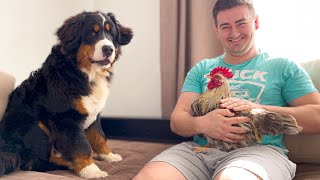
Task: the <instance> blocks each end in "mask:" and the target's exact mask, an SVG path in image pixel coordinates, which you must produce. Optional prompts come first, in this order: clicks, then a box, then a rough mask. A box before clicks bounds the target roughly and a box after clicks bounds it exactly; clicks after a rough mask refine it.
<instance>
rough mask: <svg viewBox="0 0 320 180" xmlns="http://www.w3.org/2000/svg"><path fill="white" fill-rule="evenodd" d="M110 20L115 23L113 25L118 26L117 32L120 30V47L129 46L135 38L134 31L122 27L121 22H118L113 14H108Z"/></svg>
mask: <svg viewBox="0 0 320 180" xmlns="http://www.w3.org/2000/svg"><path fill="white" fill-rule="evenodd" d="M107 15H108V16H109V17H110V19H111V20H112V21H113V23H114V24H115V25H116V27H117V30H118V42H119V44H120V45H126V44H129V42H130V41H131V39H132V37H133V33H132V30H131V29H130V28H128V27H124V26H122V25H121V24H120V23H119V21H117V20H116V18H115V16H114V14H113V13H108V14H107Z"/></svg>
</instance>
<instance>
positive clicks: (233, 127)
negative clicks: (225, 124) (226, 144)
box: [229, 126, 248, 134]
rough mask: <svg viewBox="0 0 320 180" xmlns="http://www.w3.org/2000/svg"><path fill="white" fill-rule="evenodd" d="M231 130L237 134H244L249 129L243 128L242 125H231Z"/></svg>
mask: <svg viewBox="0 0 320 180" xmlns="http://www.w3.org/2000/svg"><path fill="white" fill-rule="evenodd" d="M229 130H230V132H232V133H236V134H243V133H247V132H248V130H246V129H243V128H242V127H238V126H230V128H229Z"/></svg>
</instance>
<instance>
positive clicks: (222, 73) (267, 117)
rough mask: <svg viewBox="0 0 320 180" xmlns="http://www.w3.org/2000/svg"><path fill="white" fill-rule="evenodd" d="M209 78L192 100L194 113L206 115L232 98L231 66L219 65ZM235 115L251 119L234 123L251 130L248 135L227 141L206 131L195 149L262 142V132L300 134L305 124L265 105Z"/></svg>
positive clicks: (236, 146) (229, 147)
mask: <svg viewBox="0 0 320 180" xmlns="http://www.w3.org/2000/svg"><path fill="white" fill-rule="evenodd" d="M206 77H207V78H209V79H210V81H209V83H208V86H207V87H208V90H207V91H206V92H204V93H203V94H202V95H201V96H200V97H199V98H198V99H196V100H195V101H194V102H193V103H192V104H191V114H192V116H203V115H205V114H207V113H209V112H210V111H213V110H215V109H217V108H220V101H221V100H222V99H225V98H230V86H229V83H228V79H229V78H232V77H233V74H232V72H231V71H230V69H228V68H225V67H217V68H215V69H213V70H212V71H211V72H210V74H208V75H207V76H206ZM234 113H235V115H236V116H247V117H249V118H250V119H251V121H250V122H247V123H239V124H235V125H234V126H240V127H242V128H244V129H246V130H247V131H248V132H247V133H245V134H244V136H246V139H244V140H241V141H240V142H238V143H228V142H225V141H222V140H218V139H214V138H211V137H209V136H207V135H203V136H204V137H205V138H206V139H207V144H206V145H205V146H204V147H196V148H195V149H194V150H195V151H196V152H201V151H203V150H205V149H207V148H216V149H219V150H221V151H226V152H229V151H232V150H234V149H238V148H243V147H248V146H251V145H253V144H256V143H259V144H260V143H261V138H262V136H263V135H274V136H276V135H279V134H288V135H295V134H298V133H299V132H300V131H301V130H302V127H300V126H298V124H297V121H296V120H295V118H294V117H292V116H290V115H286V114H280V113H275V112H270V111H265V110H262V109H252V110H251V111H237V112H234Z"/></svg>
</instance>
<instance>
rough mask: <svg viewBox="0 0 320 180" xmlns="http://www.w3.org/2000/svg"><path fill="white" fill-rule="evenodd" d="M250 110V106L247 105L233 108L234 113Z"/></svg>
mask: <svg viewBox="0 0 320 180" xmlns="http://www.w3.org/2000/svg"><path fill="white" fill-rule="evenodd" d="M250 109H251V108H250V106H249V105H247V104H244V105H241V106H238V107H234V108H232V110H234V111H246V110H250Z"/></svg>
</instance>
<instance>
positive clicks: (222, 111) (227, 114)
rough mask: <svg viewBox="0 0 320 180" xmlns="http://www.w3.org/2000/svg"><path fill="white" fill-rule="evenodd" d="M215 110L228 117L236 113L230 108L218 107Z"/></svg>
mask: <svg viewBox="0 0 320 180" xmlns="http://www.w3.org/2000/svg"><path fill="white" fill-rule="evenodd" d="M215 112H216V113H218V114H220V115H222V116H226V117H232V116H234V115H235V114H234V113H233V112H231V111H230V110H229V109H216V110H215Z"/></svg>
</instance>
